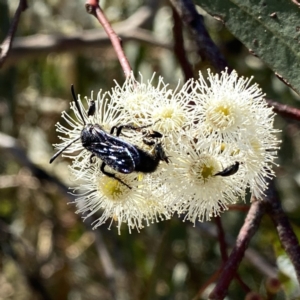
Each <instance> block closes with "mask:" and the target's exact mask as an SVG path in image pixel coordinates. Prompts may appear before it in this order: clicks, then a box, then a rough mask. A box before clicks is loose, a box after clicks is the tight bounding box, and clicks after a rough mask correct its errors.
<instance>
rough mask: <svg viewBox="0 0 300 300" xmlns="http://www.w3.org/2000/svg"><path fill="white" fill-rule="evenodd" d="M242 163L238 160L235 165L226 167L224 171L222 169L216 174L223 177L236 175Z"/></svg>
mask: <svg viewBox="0 0 300 300" xmlns="http://www.w3.org/2000/svg"><path fill="white" fill-rule="evenodd" d="M239 166H240V163H239V162H238V161H236V162H235V163H234V164H233V165H231V166H229V167H227V168H225V169H224V170H223V171H220V172H218V173H216V174H215V175H214V176H218V175H219V176H222V177H227V176H231V175H234V174H235V173H236V172H237V171H238V170H239Z"/></svg>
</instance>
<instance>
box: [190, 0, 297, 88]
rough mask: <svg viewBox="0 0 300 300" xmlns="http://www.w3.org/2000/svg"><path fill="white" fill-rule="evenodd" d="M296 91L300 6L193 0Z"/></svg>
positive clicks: (266, 0)
mask: <svg viewBox="0 0 300 300" xmlns="http://www.w3.org/2000/svg"><path fill="white" fill-rule="evenodd" d="M195 4H197V5H199V6H201V7H202V8H203V9H205V10H206V11H207V12H208V13H209V14H211V15H213V16H218V17H219V18H221V19H222V20H223V21H224V24H225V26H226V27H227V28H228V30H230V31H231V32H232V34H234V35H235V36H236V37H237V38H238V39H239V40H240V41H241V42H242V43H243V44H244V45H245V46H246V47H248V48H249V49H251V50H252V51H253V52H254V53H255V54H256V55H257V56H258V57H260V58H261V59H262V60H263V61H264V62H265V63H266V64H267V65H268V66H269V67H270V68H271V69H272V70H273V71H275V72H276V73H277V74H278V75H280V76H281V77H282V78H283V79H284V80H285V81H286V82H287V83H289V84H290V85H291V86H292V87H293V89H294V90H295V91H296V92H297V93H298V94H300V76H299V75H300V9H299V7H298V6H297V5H296V4H294V3H292V1H290V0H263V1H259V0H252V1H251V0H195Z"/></svg>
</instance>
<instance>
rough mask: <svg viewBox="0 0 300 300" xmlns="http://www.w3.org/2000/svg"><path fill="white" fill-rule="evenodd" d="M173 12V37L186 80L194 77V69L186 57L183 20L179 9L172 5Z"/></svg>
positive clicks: (175, 51) (175, 50)
mask: <svg viewBox="0 0 300 300" xmlns="http://www.w3.org/2000/svg"><path fill="white" fill-rule="evenodd" d="M172 12H173V21H174V25H173V37H174V53H175V55H176V57H177V60H178V62H179V64H180V66H181V69H182V71H183V73H184V77H185V81H188V80H189V79H190V78H193V77H194V74H193V69H192V67H191V64H190V63H189V61H188V59H187V57H186V51H185V49H184V40H183V35H182V22H181V18H180V17H179V15H178V13H177V11H176V10H175V8H174V7H172Z"/></svg>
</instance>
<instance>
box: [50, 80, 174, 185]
mask: <svg viewBox="0 0 300 300" xmlns="http://www.w3.org/2000/svg"><path fill="white" fill-rule="evenodd" d="M71 92H72V96H73V99H74V101H75V105H76V108H77V110H78V112H79V114H80V116H81V119H82V121H83V123H84V126H83V128H82V131H81V134H80V136H78V137H76V138H75V139H73V140H72V141H70V143H69V144H68V145H66V146H65V147H64V148H63V149H61V150H60V151H58V152H57V153H55V154H54V155H53V156H52V158H51V159H50V164H51V163H52V162H53V161H54V160H55V159H56V158H57V157H58V156H59V155H60V154H61V153H62V152H64V151H65V150H66V149H67V148H68V147H69V146H71V145H72V144H73V143H74V142H76V141H77V140H79V139H81V143H82V146H83V147H84V148H85V149H87V150H88V151H90V152H91V153H92V154H91V157H90V161H91V162H92V159H93V157H98V158H100V159H101V160H102V164H101V167H100V170H101V172H102V173H103V174H105V175H106V176H108V177H112V178H115V179H116V180H118V181H119V182H121V183H122V184H124V185H125V186H127V187H128V188H130V189H131V187H130V186H128V185H127V184H126V183H125V182H123V181H122V180H121V179H120V178H118V177H116V175H115V174H114V173H110V172H108V171H105V166H106V165H108V166H109V167H111V168H112V169H114V170H115V171H117V172H120V173H123V174H129V173H132V172H134V171H136V172H143V173H152V172H154V171H155V170H156V169H157V167H158V165H159V162H160V161H165V162H166V163H168V162H169V159H168V157H167V156H166V154H165V152H164V149H163V147H162V145H161V143H160V142H157V141H155V140H154V139H155V138H161V137H162V134H160V133H159V132H156V131H153V132H152V131H151V133H149V132H150V131H149V132H146V133H145V134H144V139H143V141H144V143H145V144H147V145H155V146H154V153H153V154H151V153H149V152H146V151H144V150H142V149H140V148H139V147H138V146H135V145H133V144H130V143H128V142H126V141H124V140H122V139H121V138H119V135H120V134H121V132H122V130H123V129H131V130H135V131H142V130H144V129H145V128H147V127H150V126H151V125H146V126H142V127H135V126H133V125H120V126H114V127H112V128H111V130H110V133H107V132H105V131H104V130H103V129H102V127H101V126H100V125H99V124H86V122H85V120H84V118H83V114H82V112H81V109H80V106H79V104H78V100H77V98H76V95H75V91H74V86H73V85H71ZM95 110H96V106H95V102H94V101H91V103H90V105H89V108H88V111H87V115H88V116H93V115H94V113H95ZM115 130H116V135H113V133H114V131H115ZM148 139H149V140H148Z"/></svg>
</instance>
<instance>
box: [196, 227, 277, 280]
mask: <svg viewBox="0 0 300 300" xmlns="http://www.w3.org/2000/svg"><path fill="white" fill-rule="evenodd" d="M196 227H197V228H199V229H200V230H201V231H202V232H203V233H204V234H206V235H207V236H209V237H211V238H213V239H217V238H218V235H217V232H216V228H215V226H212V225H211V224H208V223H197V224H196ZM226 243H227V245H229V246H230V247H234V244H235V239H234V238H233V237H232V236H230V235H227V236H226ZM245 260H247V261H248V262H249V263H250V264H252V265H253V266H254V267H255V268H256V269H257V271H259V272H260V273H261V274H262V275H264V276H266V277H274V274H277V272H278V270H277V268H276V267H274V266H273V265H271V264H270V263H269V262H268V261H267V260H266V259H265V258H264V257H263V256H262V255H261V254H260V253H259V252H257V251H256V250H254V249H253V248H250V247H249V248H248V249H247V250H246V252H245Z"/></svg>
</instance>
